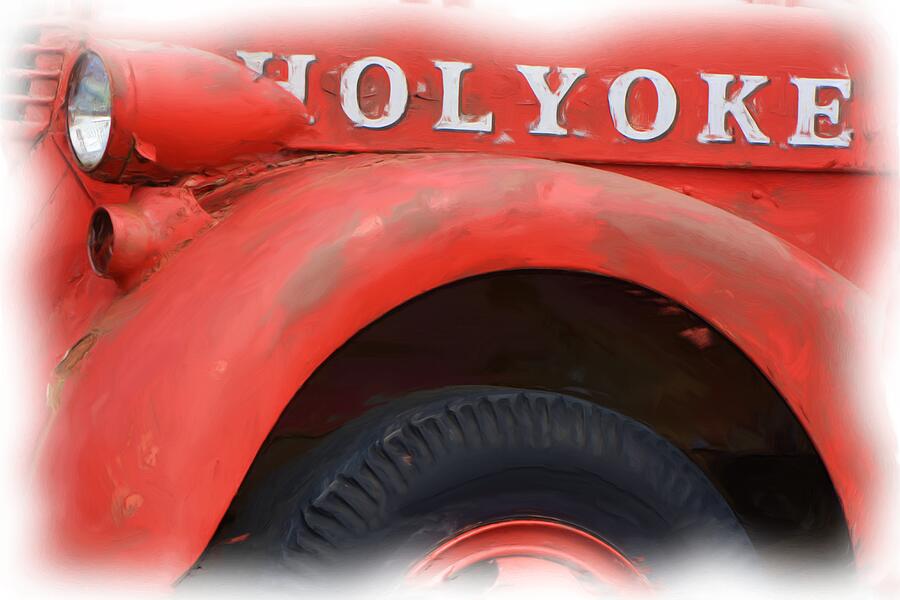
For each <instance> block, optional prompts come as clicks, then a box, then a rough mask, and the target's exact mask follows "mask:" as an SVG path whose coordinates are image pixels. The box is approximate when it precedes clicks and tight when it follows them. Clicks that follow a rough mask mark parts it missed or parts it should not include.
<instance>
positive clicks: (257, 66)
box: [236, 50, 316, 103]
mask: <svg viewBox="0 0 900 600" xmlns="http://www.w3.org/2000/svg"><path fill="white" fill-rule="evenodd" d="M236 54H237V55H238V58H240V59H241V60H242V61H244V64H245V65H247V67H248V68H249V69H250V70H251V71H253V72H254V73H256V74H257V75H262V74H263V69H265V66H266V61H268V60H270V59H272V58H274V54H273V53H272V52H245V51H243V50H238V51H237V52H236ZM284 58H285V62H286V63H287V71H288V72H287V81H276V82H275V83H277V84H278V85H280V86H281V87H282V88H284V89H285V90H287V91H289V92H290V93H291V94H293V95H294V97H296V98H297V99H298V100H300V102H304V103H305V102H306V79H307V76H308V71H309V65H310V64H312V63H314V62H316V57H315V55H314V54H290V55H288V56H285V57H284Z"/></svg>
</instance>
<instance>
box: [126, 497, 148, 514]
mask: <svg viewBox="0 0 900 600" xmlns="http://www.w3.org/2000/svg"><path fill="white" fill-rule="evenodd" d="M143 504H144V497H143V496H141V495H140V494H129V495H128V496H127V497H126V498H125V501H124V502H122V515H123V516H125V517H126V518H128V517H131V516H132V515H134V513H136V512H137V511H138V509H139V508H140V507H141V506H142V505H143Z"/></svg>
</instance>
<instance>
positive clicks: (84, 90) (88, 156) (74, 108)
mask: <svg viewBox="0 0 900 600" xmlns="http://www.w3.org/2000/svg"><path fill="white" fill-rule="evenodd" d="M68 112H69V118H68V127H69V143H70V144H71V145H72V150H74V152H75V157H76V158H77V159H78V162H79V163H80V164H81V166H82V168H84V169H93V168H94V167H96V166H97V165H98V164H99V163H100V160H101V159H102V158H103V155H104V153H105V152H106V144H107V143H108V142H109V130H110V126H111V124H112V96H111V94H110V89H109V74H108V73H107V72H106V68H105V67H104V66H103V61H102V60H100V57H99V56H97V55H96V54H94V53H93V52H88V53H86V54H84V56H82V57H81V58H80V59H78V64H76V65H75V68H74V69H73V70H72V77H71V79H70V81H69V101H68Z"/></svg>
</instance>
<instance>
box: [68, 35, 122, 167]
mask: <svg viewBox="0 0 900 600" xmlns="http://www.w3.org/2000/svg"><path fill="white" fill-rule="evenodd" d="M88 63H93V65H94V66H95V68H97V69H99V72H100V73H102V76H103V79H105V82H101V84H102V85H104V86H105V90H104V94H105V107H104V108H105V112H104V113H103V114H100V115H93V116H94V117H100V118H101V120H103V119H105V121H106V126H105V132H104V133H103V134H102V135H101V138H102V139H101V140H100V143H101V147H100V148H99V149H98V150H95V151H88V152H90V154H89V155H88V156H87V157H86V156H85V155H86V152H85V151H79V150H78V148H77V147H76V144H75V143H74V141H73V135H76V133H77V132H78V131H79V129H78V123H75V122H73V119H75V118H76V117H77V115H76V114H75V105H74V102H76V101H77V96H78V94H79V93H80V92H81V90H82V84H84V83H86V81H87V78H86V75H87V73H86V67H87V65H88ZM112 90H113V82H112V77H111V75H110V70H109V68H108V66H107V64H106V62H105V61H104V60H103V58H102V57H101V56H100V55H99V54H98V53H96V52H94V51H93V50H85V51H84V52H82V53H81V55H80V56H79V57H78V58H77V59H76V60H75V63H74V64H73V66H72V69H71V71H70V73H69V78H68V86H67V93H66V104H65V110H66V139H67V140H68V142H69V149H70V150H71V151H72V155H73V157H74V158H75V162H76V163H77V164H78V166H79V168H80V169H81V170H83V171H85V172H88V173H89V172H91V171H95V170H96V169H97V168H98V167H99V166H100V165H102V164H103V162H104V161H105V159H106V157H107V154H108V152H109V148H110V141H111V137H112V129H113V120H114V117H113V104H114V103H113V94H112Z"/></svg>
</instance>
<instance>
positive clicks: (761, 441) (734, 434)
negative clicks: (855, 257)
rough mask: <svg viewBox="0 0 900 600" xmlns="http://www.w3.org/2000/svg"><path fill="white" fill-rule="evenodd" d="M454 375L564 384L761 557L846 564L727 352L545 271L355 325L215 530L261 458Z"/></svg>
mask: <svg viewBox="0 0 900 600" xmlns="http://www.w3.org/2000/svg"><path fill="white" fill-rule="evenodd" d="M736 301H739V300H736ZM454 385H491V386H505V387H518V388H531V389H543V390H548V391H556V392H565V393H567V394H571V395H573V396H576V397H579V398H583V399H586V400H590V401H592V402H595V403H597V404H599V405H601V406H605V407H607V408H611V409H613V410H616V411H618V412H621V413H622V414H624V415H627V416H629V417H632V418H634V419H636V420H638V421H639V422H642V423H644V424H646V425H647V426H649V427H650V428H652V429H653V430H654V431H656V432H658V433H659V434H660V435H662V436H663V437H665V438H666V439H667V440H669V441H670V442H671V443H673V444H674V445H675V446H676V447H678V448H680V449H681V450H682V451H683V452H685V454H687V455H688V456H689V457H690V458H691V460H692V461H693V462H694V463H695V464H696V465H697V466H699V467H700V468H701V469H702V470H703V471H704V472H705V473H706V475H707V476H708V477H709V478H710V479H711V480H712V481H713V483H714V484H715V485H716V487H717V488H718V489H719V490H720V491H721V492H722V493H723V495H724V496H725V497H726V498H727V499H728V501H729V503H730V505H731V507H732V509H733V510H734V512H735V513H736V514H737V515H738V517H739V519H740V520H741V522H742V523H743V524H744V525H745V526H746V528H747V531H748V533H749V535H750V537H751V539H752V540H753V542H754V544H755V545H756V546H757V548H758V549H759V550H760V552H761V554H762V555H763V556H764V557H765V556H770V557H772V558H775V559H777V558H779V557H781V556H782V555H783V553H784V552H790V553H791V555H792V556H793V557H797V556H798V555H800V556H804V555H805V556H809V557H810V558H812V559H814V560H816V561H821V560H823V557H827V558H828V559H830V560H832V561H834V563H835V564H841V565H847V564H850V563H852V558H853V557H852V549H851V545H850V541H849V534H848V531H847V524H846V521H845V519H844V515H843V511H842V508H841V505H840V502H839V500H838V497H837V494H836V493H835V490H834V487H833V485H832V482H831V480H830V478H829V475H828V473H827V471H826V469H825V467H824V465H823V463H822V461H821V459H820V457H819V455H818V453H817V452H816V449H815V448H814V446H813V444H812V442H811V441H810V439H809V437H808V436H807V434H806V432H805V431H804V430H803V427H802V426H801V424H800V423H799V421H798V420H797V418H796V417H795V416H794V415H793V413H792V412H791V410H790V409H789V408H788V406H787V404H786V402H785V401H784V399H783V398H782V397H781V396H780V395H779V394H778V392H777V390H776V389H775V388H774V387H773V386H772V385H771V384H770V382H769V381H768V380H767V379H766V377H765V376H764V375H763V374H762V373H761V372H760V370H759V369H758V368H757V367H756V365H754V364H753V363H752V362H751V361H750V360H749V359H748V358H747V356H746V355H745V354H744V353H743V352H741V350H740V349H739V348H737V347H736V346H735V345H734V344H732V343H731V342H730V341H729V340H728V339H727V338H725V337H724V336H723V335H721V334H720V333H719V332H717V331H716V330H715V329H714V328H713V327H712V326H710V325H709V324H708V323H706V322H705V321H703V320H702V319H700V318H699V317H697V316H696V315H694V314H693V313H691V312H690V311H688V310H687V309H685V308H684V307H682V306H680V305H678V304H676V303H674V302H672V301H671V300H669V299H667V298H665V297H662V296H660V295H658V294H656V293H654V292H653V291H651V290H647V289H645V288H641V287H639V286H636V285H633V284H630V283H627V282H622V281H618V280H614V279H610V278H605V277H600V276H596V275H592V274H585V273H577V272H566V271H551V270H532V271H511V272H500V273H493V274H489V275H483V276H479V277H473V278H470V279H466V280H463V281H459V282H456V283H453V284H450V285H447V286H444V287H442V288H439V289H437V290H433V291H431V292H429V293H426V294H423V295H422V296H420V297H418V298H415V299H413V300H411V301H410V302H408V303H406V304H404V305H403V306H400V307H398V308H397V309H395V310H393V311H391V312H390V313H388V314H387V315H385V316H384V317H382V318H381V319H379V320H378V321H376V322H375V323H373V324H372V325H370V326H369V327H367V328H365V329H364V330H362V331H361V332H359V333H358V334H357V335H356V336H354V337H353V338H352V339H351V340H350V341H348V342H347V343H346V344H345V345H344V346H342V347H341V348H340V349H339V350H337V351H336V352H335V353H334V354H333V355H332V356H331V357H330V358H329V359H328V360H327V361H326V362H325V363H323V364H322V365H321V366H320V367H319V368H318V369H317V371H316V372H315V373H314V374H313V375H312V376H311V377H310V378H309V380H308V381H307V382H306V383H305V384H304V386H303V387H302V388H301V389H300V390H298V392H297V394H296V395H295V396H294V398H293V400H292V401H291V403H290V404H289V405H288V406H287V408H286V409H285V411H284V413H283V414H282V416H281V418H280V420H279V422H278V424H277V425H276V427H275V428H274V429H273V430H272V432H271V434H270V436H269V437H268V439H267V440H266V442H265V444H264V445H263V448H262V450H261V451H260V453H259V455H258V456H257V458H256V460H255V462H254V464H253V466H252V467H251V469H250V471H249V473H248V475H247V477H246V479H245V481H244V484H243V485H242V487H241V489H240V490H239V492H238V494H237V496H236V498H235V500H234V502H233V503H232V505H231V507H230V509H229V511H228V513H227V514H226V516H225V518H224V519H223V521H222V525H221V526H220V530H219V532H218V534H217V539H221V538H222V536H227V535H229V534H230V533H233V531H232V530H231V529H230V527H229V525H230V524H231V523H233V522H234V520H235V517H236V515H239V514H240V513H241V512H242V511H246V510H252V505H253V502H252V498H253V494H254V490H255V488H256V487H257V486H258V485H259V482H260V481H262V480H264V479H265V477H266V474H267V473H269V472H270V471H271V470H272V469H273V468H276V467H277V466H279V465H282V464H284V463H285V462H286V461H293V460H297V459H298V458H299V457H301V456H303V455H304V454H305V453H306V452H308V451H309V450H310V449H311V448H313V447H315V446H316V445H317V444H318V442H319V441H320V440H321V439H323V437H324V436H326V435H327V434H328V433H330V432H333V431H335V430H337V429H339V428H340V427H341V426H342V424H343V423H346V422H347V421H349V420H350V419H352V418H354V417H357V416H359V415H362V414H364V413H366V412H367V411H369V410H371V409H372V408H373V407H376V406H380V405H383V404H389V403H390V402H392V401H393V399H395V398H398V397H400V396H403V395H404V394H407V393H409V392H412V391H415V390H422V389H433V388H439V387H445V386H454ZM623 390H624V391H627V393H620V392H622V391H623Z"/></svg>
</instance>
